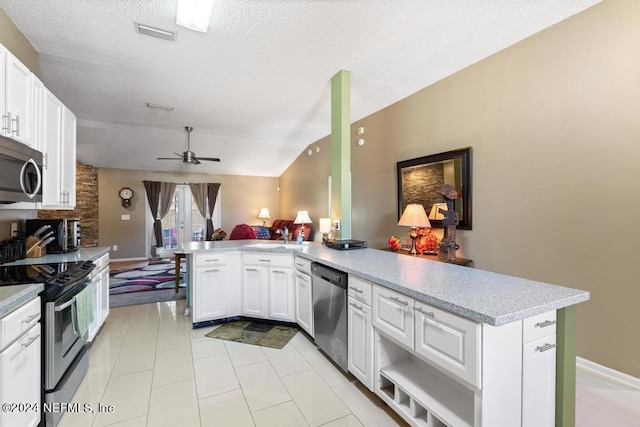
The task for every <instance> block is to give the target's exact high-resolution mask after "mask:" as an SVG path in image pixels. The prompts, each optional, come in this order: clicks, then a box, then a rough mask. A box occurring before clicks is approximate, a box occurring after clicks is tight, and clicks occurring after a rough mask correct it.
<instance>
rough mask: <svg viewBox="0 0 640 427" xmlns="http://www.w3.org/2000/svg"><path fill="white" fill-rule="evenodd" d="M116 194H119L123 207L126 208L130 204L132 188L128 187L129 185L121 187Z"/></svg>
mask: <svg viewBox="0 0 640 427" xmlns="http://www.w3.org/2000/svg"><path fill="white" fill-rule="evenodd" d="M118 195H119V196H120V199H122V200H121V202H122V207H123V208H128V207H129V206H131V199H132V198H133V190H132V189H130V188H129V187H123V188H122V189H120V192H119V193H118Z"/></svg>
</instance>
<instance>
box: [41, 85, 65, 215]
mask: <svg viewBox="0 0 640 427" xmlns="http://www.w3.org/2000/svg"><path fill="white" fill-rule="evenodd" d="M61 138H62V103H61V102H60V101H59V100H58V98H56V97H55V96H54V95H53V94H52V93H51V92H50V91H49V90H47V89H45V94H44V135H43V141H42V142H43V147H44V148H43V150H42V152H43V154H44V157H45V159H44V167H43V171H42V173H43V184H42V205H41V206H42V207H43V208H59V207H60V206H61V204H62V199H61V194H62V189H61V187H60V173H61V167H62V166H61V163H60V162H61V156H60V151H61V142H62V140H61Z"/></svg>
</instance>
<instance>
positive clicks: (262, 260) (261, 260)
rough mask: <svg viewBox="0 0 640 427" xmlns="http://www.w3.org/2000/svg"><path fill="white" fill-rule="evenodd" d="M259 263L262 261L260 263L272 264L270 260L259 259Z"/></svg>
mask: <svg viewBox="0 0 640 427" xmlns="http://www.w3.org/2000/svg"><path fill="white" fill-rule="evenodd" d="M258 261H260V262H271V260H270V259H259V260H258Z"/></svg>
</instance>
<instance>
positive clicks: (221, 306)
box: [193, 265, 227, 322]
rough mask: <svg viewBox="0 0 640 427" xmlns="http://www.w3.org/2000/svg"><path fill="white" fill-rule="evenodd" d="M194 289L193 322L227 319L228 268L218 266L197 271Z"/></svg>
mask: <svg viewBox="0 0 640 427" xmlns="http://www.w3.org/2000/svg"><path fill="white" fill-rule="evenodd" d="M195 276H196V277H195V284H194V287H193V321H194V322H201V321H204V320H214V319H220V318H223V317H226V315H227V299H226V298H227V297H226V284H227V280H226V276H227V274H226V266H224V265H216V266H211V267H203V268H198V269H196V275H195Z"/></svg>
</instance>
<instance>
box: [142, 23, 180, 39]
mask: <svg viewBox="0 0 640 427" xmlns="http://www.w3.org/2000/svg"><path fill="white" fill-rule="evenodd" d="M134 25H135V27H136V32H138V33H140V34H145V35H147V36H151V37H157V38H159V39H164V40H169V41H171V42H172V41H175V40H176V33H174V32H173V31H167V30H161V29H160V28H154V27H150V26H148V25H144V24H140V23H139V22H134Z"/></svg>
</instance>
